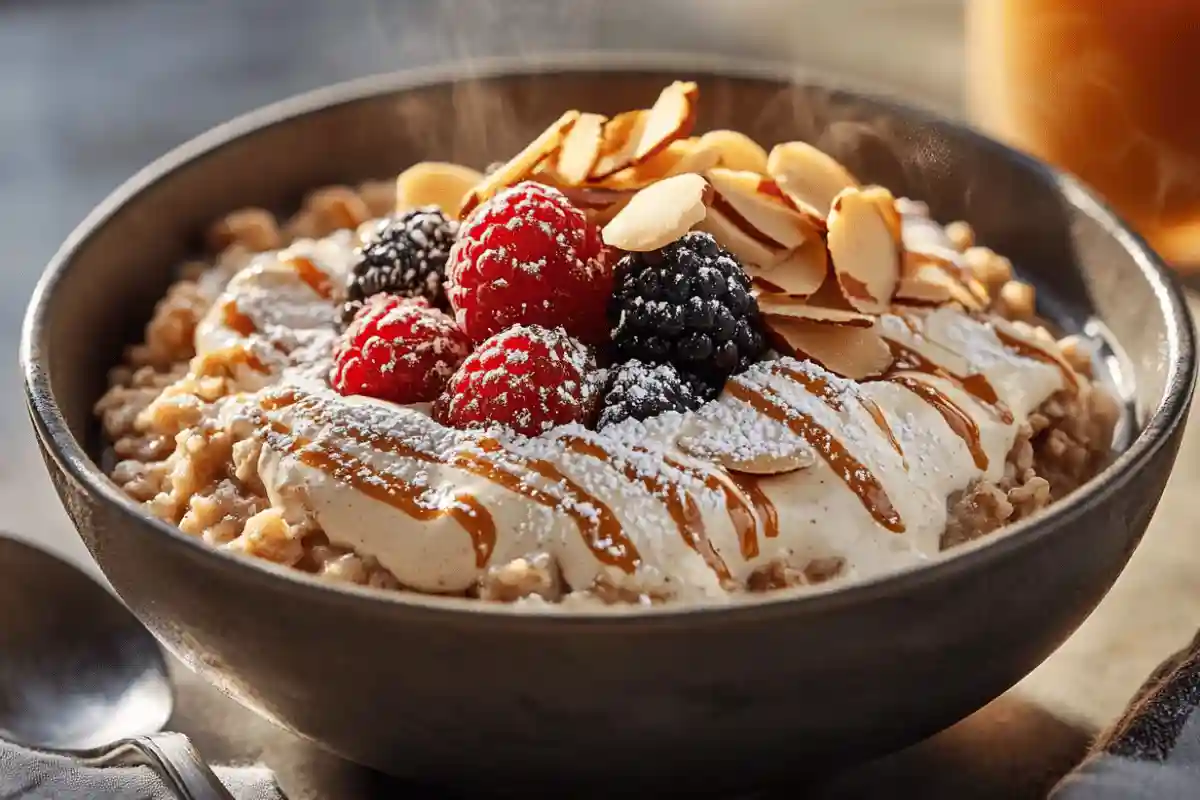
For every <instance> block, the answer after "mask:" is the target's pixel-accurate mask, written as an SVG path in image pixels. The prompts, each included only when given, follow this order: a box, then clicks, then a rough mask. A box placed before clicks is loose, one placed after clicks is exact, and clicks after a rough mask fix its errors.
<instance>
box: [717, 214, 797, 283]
mask: <svg viewBox="0 0 1200 800" xmlns="http://www.w3.org/2000/svg"><path fill="white" fill-rule="evenodd" d="M727 214H728V211H727V210H722V209H721V208H716V207H713V208H709V209H708V213H707V214H706V215H705V216H704V219H703V220H702V221H701V222H699V223H698V224H697V225H696V229H697V230H701V231H705V232H706V233H710V234H712V237H713V238H714V239H716V240H717V244H719V245H721V246H722V247H724V248H725V249H726V250H728V251H729V252H731V253H733V254H734V255H735V256H737V257H738V260H739V261H741V262H742V266H744V267H750V266H752V265H753V266H758V267H763V268H766V267H771V266H774V265H775V264H778V263H779V262H781V261H783V260H784V259H785V258H787V257H788V255H789V251H788V250H787V249H786V248H782V247H779V245H778V244H777V243H775V242H773V241H771V240H769V239H768V240H767V241H765V242H764V241H762V240H761V239H757V238H755V237H754V236H751V235H750V234H748V233H746V232H745V231H744V230H742V228H741V227H739V226H738V225H735V224H734V223H733V222H732V221H731V220H730V218H729V217H728V216H727Z"/></svg>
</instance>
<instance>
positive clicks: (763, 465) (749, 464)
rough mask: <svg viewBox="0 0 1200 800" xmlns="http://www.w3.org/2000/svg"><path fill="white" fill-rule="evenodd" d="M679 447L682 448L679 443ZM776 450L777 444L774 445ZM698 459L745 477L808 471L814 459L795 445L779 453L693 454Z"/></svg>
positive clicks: (801, 447)
mask: <svg viewBox="0 0 1200 800" xmlns="http://www.w3.org/2000/svg"><path fill="white" fill-rule="evenodd" d="M680 447H681V448H682V447H684V444H683V442H680ZM775 449H776V450H778V449H779V446H778V444H776V445H775ZM693 455H696V456H698V457H707V458H709V459H711V460H713V461H715V462H716V463H718V464H720V465H721V466H722V467H724V468H725V469H727V470H730V471H732V472H743V473H745V474H747V475H783V474H786V473H788V472H795V471H796V470H800V469H808V468H809V467H811V466H812V465H813V464H814V463H815V461H816V457H815V456H814V455H813V453H812V451H811V450H809V449H808V448H806V447H804V446H802V445H796V446H795V447H792V448H789V449H788V450H787V451H785V452H782V453H779V452H773V453H743V452H739V451H734V452H708V453H703V454H702V453H693Z"/></svg>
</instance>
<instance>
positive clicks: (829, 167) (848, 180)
mask: <svg viewBox="0 0 1200 800" xmlns="http://www.w3.org/2000/svg"><path fill="white" fill-rule="evenodd" d="M767 174H768V175H770V176H771V177H772V178H774V179H775V180H776V181H777V182H778V183H779V185H780V187H782V188H783V190H784V191H785V192H787V193H788V194H789V195H791V197H792V199H794V200H796V201H797V202H800V203H803V204H805V205H808V206H811V207H812V208H814V209H815V210H816V211H817V213H818V214H821V215H822V216H824V215H826V214H828V213H829V209H830V208H831V207H832V206H833V198H835V197H837V195H838V193H839V192H841V191H842V190H844V189H848V188H852V187H856V186H858V181H857V180H855V178H854V176H853V175H851V174H850V173H849V172H848V171H847V170H846V168H845V167H843V166H842V165H841V164H839V163H838V162H837V161H836V160H834V158H833V157H832V156H830V155H828V154H827V153H824V152H822V151H820V150H818V149H817V148H815V147H813V146H812V145H811V144H808V143H807V142H785V143H783V144H777V145H775V147H774V148H772V150H771V154H770V155H769V156H767Z"/></svg>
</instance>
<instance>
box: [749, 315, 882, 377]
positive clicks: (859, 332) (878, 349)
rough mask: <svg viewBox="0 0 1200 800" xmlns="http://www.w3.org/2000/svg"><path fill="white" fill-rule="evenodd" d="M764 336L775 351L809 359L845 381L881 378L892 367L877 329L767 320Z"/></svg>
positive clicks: (780, 319)
mask: <svg viewBox="0 0 1200 800" xmlns="http://www.w3.org/2000/svg"><path fill="white" fill-rule="evenodd" d="M766 324H767V333H768V336H769V338H770V339H771V342H772V344H773V345H774V346H775V348H776V349H777V350H779V351H780V352H783V353H785V354H787V355H791V356H794V357H796V358H808V359H811V360H813V361H815V362H817V363H818V364H820V365H821V366H822V367H824V368H825V369H827V370H829V371H830V372H833V373H835V374H837V375H841V376H842V377H844V378H850V379H851V380H856V381H861V380H864V379H865V378H871V377H874V376H876V375H882V374H883V373H884V372H885V371H886V370H887V368H888V367H890V366H891V364H892V351H891V350H890V349H889V348H888V346H887V343H886V342H884V340H883V338H882V337H881V336H880V335H879V330H878V326H877V325H876V324H874V323H872V324H871V325H870V326H869V327H865V328H859V327H850V326H846V325H832V324H829V323H827V322H816V321H814V320H806V319H791V318H781V317H768V318H767V319H766Z"/></svg>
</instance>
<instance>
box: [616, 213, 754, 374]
mask: <svg viewBox="0 0 1200 800" xmlns="http://www.w3.org/2000/svg"><path fill="white" fill-rule="evenodd" d="M615 282H616V288H615V289H614V290H613V297H612V301H611V303H610V304H609V319H610V320H611V321H612V323H613V330H612V340H613V344H614V345H615V347H616V351H617V355H618V357H619V358H620V359H622V360H628V359H638V360H640V361H645V362H648V363H670V364H674V365H675V366H676V367H678V368H679V370H680V371H681V372H684V373H688V374H692V375H697V376H699V377H701V378H702V379H703V380H704V381H705V382H706V383H708V384H710V385H711V386H713V387H715V388H719V387H720V386H723V385H724V383H725V379H726V378H727V377H729V375H731V374H733V373H735V372H740V371H742V370H744V369H746V368H747V367H748V366H750V365H751V364H753V363H754V362H755V361H757V360H758V358H759V357H760V356H761V355H762V353H763V351H764V350H765V349H766V342H765V339H764V338H763V333H762V329H761V323H760V321H759V316H758V303H757V302H756V301H755V299H754V296H753V295H751V294H750V278H749V277H747V275H746V272H745V270H743V269H742V265H741V264H739V263H738V260H737V259H736V258H734V256H733V255H731V254H730V253H729V252H727V251H726V250H725V249H724V248H722V247H721V246H720V245H718V244H717V242H716V240H715V239H713V237H712V236H710V235H709V234H707V233H700V232H697V231H693V232H691V233H688V234H685V235H684V236H683V237H682V238H680V239H678V240H676V241H674V242H672V243H671V244H669V245H667V246H666V247H664V248H662V249H661V250H658V251H655V252H651V253H627V254H625V256H623V257H622V258H621V260H620V261H618V262H617V266H616V278H615Z"/></svg>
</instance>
